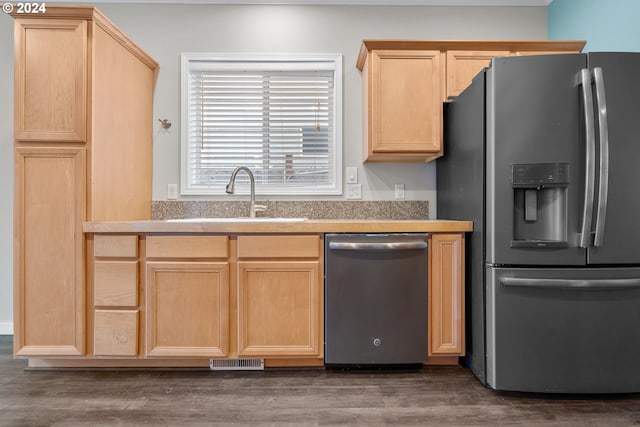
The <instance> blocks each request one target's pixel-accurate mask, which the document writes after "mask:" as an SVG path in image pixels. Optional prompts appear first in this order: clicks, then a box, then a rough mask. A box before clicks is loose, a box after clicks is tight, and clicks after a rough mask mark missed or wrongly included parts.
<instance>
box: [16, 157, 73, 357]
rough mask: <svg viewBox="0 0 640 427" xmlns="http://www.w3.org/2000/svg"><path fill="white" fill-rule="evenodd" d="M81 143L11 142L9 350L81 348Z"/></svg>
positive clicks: (61, 352) (52, 352)
mask: <svg viewBox="0 0 640 427" xmlns="http://www.w3.org/2000/svg"><path fill="white" fill-rule="evenodd" d="M84 157H85V152H84V149H83V148H42V147H29V148H22V147H19V148H16V163H15V174H16V175H15V185H16V187H15V218H14V227H15V231H14V235H15V246H14V266H15V267H14V276H15V277H14V299H15V304H14V307H15V312H14V320H15V325H14V326H15V335H14V350H15V354H16V355H18V356H36V355H38V356H69V355H80V354H83V353H84V351H85V350H84V329H85V325H84V319H85V315H84V299H85V288H84V267H83V259H84V257H83V234H82V221H83V212H84V179H85V172H84V165H85V163H84Z"/></svg>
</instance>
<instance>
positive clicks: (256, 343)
mask: <svg viewBox="0 0 640 427" xmlns="http://www.w3.org/2000/svg"><path fill="white" fill-rule="evenodd" d="M320 278H321V275H320V269H319V262H318V261H264V262H258V261H248V262H240V263H238V355H240V356H248V357H251V356H259V357H268V356H287V357H296V356H316V357H319V356H320V355H321V354H322V353H321V344H322V343H321V341H320V337H321V334H320V332H321V312H320V307H321V306H322V305H321V296H322V295H321V292H322V286H321V282H320Z"/></svg>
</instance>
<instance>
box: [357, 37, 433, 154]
mask: <svg viewBox="0 0 640 427" xmlns="http://www.w3.org/2000/svg"><path fill="white" fill-rule="evenodd" d="M370 59H371V60H370V61H369V62H370V64H369V65H368V67H369V69H368V71H367V72H366V73H365V74H366V76H365V84H367V85H368V87H366V88H364V90H366V91H367V93H368V106H367V107H368V112H369V119H368V127H367V129H365V131H366V132H368V153H366V156H367V159H368V160H375V158H376V157H377V156H379V157H382V158H384V157H385V156H390V155H397V156H400V157H402V156H405V157H407V158H410V157H411V156H416V157H420V156H421V155H422V156H424V155H425V154H426V153H438V152H439V151H440V148H441V134H442V70H443V68H442V67H441V64H440V52H439V51H398V50H376V51H372V52H371V54H370Z"/></svg>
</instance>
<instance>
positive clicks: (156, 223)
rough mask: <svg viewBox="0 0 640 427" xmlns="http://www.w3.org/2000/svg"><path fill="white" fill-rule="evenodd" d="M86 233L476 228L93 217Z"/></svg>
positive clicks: (465, 225) (464, 224)
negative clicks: (126, 219)
mask: <svg viewBox="0 0 640 427" xmlns="http://www.w3.org/2000/svg"><path fill="white" fill-rule="evenodd" d="M83 229H84V232H86V233H230V234H235V233H413V232H416V233H449V232H455V233H458V232H467V231H472V230H473V223H472V222H471V221H448V220H358V219H329V220H304V221H300V220H286V219H278V220H275V221H274V220H265V219H260V218H258V219H256V220H248V219H244V220H241V221H238V220H234V219H224V218H215V219H205V220H202V221H189V222H173V221H163V220H148V221H146V220H142V221H94V222H85V223H84V225H83Z"/></svg>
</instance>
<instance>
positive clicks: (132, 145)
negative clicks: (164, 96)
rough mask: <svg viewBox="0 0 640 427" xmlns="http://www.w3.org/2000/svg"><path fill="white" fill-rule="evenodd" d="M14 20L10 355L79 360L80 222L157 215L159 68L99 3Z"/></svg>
mask: <svg viewBox="0 0 640 427" xmlns="http://www.w3.org/2000/svg"><path fill="white" fill-rule="evenodd" d="M13 16H14V18H15V23H14V35H15V77H14V78H15V82H14V88H15V98H14V99H15V105H14V119H15V123H14V146H15V182H14V184H15V195H16V197H15V209H14V213H15V215H14V218H15V220H14V228H15V232H14V236H15V239H14V254H15V255H14V257H15V259H14V299H15V304H14V352H15V354H16V355H18V356H60V355H82V354H85V352H86V348H87V345H86V344H87V343H86V342H85V339H86V338H85V335H86V334H85V332H86V328H87V325H86V324H85V318H86V310H85V307H86V305H85V303H86V301H87V298H88V297H87V294H86V288H85V278H84V276H85V271H86V265H85V256H84V255H85V254H84V241H83V234H82V222H83V221H87V220H107V219H110V220H116V219H121V220H126V219H148V218H150V215H151V157H152V156H151V138H152V135H151V132H152V115H151V111H152V91H153V86H154V83H155V73H156V70H157V68H158V65H157V63H156V62H155V61H153V59H151V58H150V57H149V56H148V55H146V54H145V53H144V52H143V51H142V50H140V49H139V48H138V47H137V46H136V45H135V44H134V43H133V42H131V41H130V40H129V39H128V38H127V37H126V36H125V35H124V34H122V33H121V32H120V31H119V30H118V29H117V28H116V27H115V26H114V25H113V23H111V22H110V21H109V20H108V19H107V18H106V17H104V15H102V14H101V13H100V12H99V11H98V10H97V9H95V8H93V7H69V6H47V12H46V14H45V15H17V14H14V15H13ZM100 316H102V318H104V319H105V322H106V323H111V324H114V322H115V323H117V321H116V320H114V318H113V316H107V317H110V318H109V320H108V321H107V320H106V318H105V317H104V316H103V314H100V315H99V316H98V317H100ZM129 317H130V315H129Z"/></svg>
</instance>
